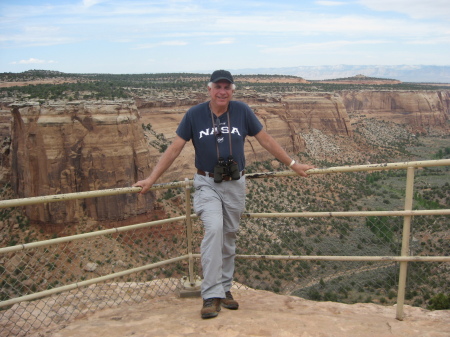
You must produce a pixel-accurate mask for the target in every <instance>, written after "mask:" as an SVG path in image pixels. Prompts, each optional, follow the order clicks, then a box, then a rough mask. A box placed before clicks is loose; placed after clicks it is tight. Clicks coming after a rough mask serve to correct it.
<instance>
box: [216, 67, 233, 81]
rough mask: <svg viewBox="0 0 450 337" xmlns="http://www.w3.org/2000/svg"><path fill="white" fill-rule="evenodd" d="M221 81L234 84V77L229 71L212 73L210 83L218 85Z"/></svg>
mask: <svg viewBox="0 0 450 337" xmlns="http://www.w3.org/2000/svg"><path fill="white" fill-rule="evenodd" d="M220 80H227V81H228V82H230V83H234V80H233V76H231V73H230V72H229V71H227V70H216V71H215V72H213V73H212V75H211V79H210V81H211V82H213V83H216V82H218V81H220Z"/></svg>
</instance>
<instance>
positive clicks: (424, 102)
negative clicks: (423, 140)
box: [339, 90, 450, 132]
mask: <svg viewBox="0 0 450 337" xmlns="http://www.w3.org/2000/svg"><path fill="white" fill-rule="evenodd" d="M339 94H340V96H341V97H342V101H343V103H344V105H345V108H346V109H347V111H348V112H349V113H351V112H358V113H359V114H364V115H365V117H366V118H376V119H381V120H387V121H392V122H395V123H398V124H403V125H406V126H408V127H409V128H410V129H411V130H412V131H415V132H429V131H430V129H434V128H442V129H443V131H448V120H449V118H450V91H371V90H361V91H341V92H339Z"/></svg>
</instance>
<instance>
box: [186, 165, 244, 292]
mask: <svg viewBox="0 0 450 337" xmlns="http://www.w3.org/2000/svg"><path fill="white" fill-rule="evenodd" d="M194 188H195V194H194V211H195V213H196V214H197V215H198V216H199V217H200V219H201V220H202V222H203V227H204V237H203V240H202V244H201V259H202V269H203V281H202V288H201V292H202V297H203V298H204V299H207V298H213V297H219V298H224V297H225V292H226V291H229V290H230V288H231V283H232V280H233V274H234V258H235V255H236V233H237V231H238V229H239V220H240V217H241V215H242V213H243V212H244V209H245V176H243V177H241V179H239V180H230V181H223V182H221V183H215V182H214V179H213V178H211V177H208V176H202V175H199V174H196V175H195V177H194Z"/></svg>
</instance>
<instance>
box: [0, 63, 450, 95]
mask: <svg viewBox="0 0 450 337" xmlns="http://www.w3.org/2000/svg"><path fill="white" fill-rule="evenodd" d="M208 80H209V75H208V74H195V73H161V74H70V73H63V72H59V71H51V70H29V71H25V72H22V73H0V88H1V90H0V99H7V100H14V101H17V100H23V99H36V100H60V99H65V100H69V101H70V100H81V99H82V100H99V99H134V98H136V97H140V96H141V95H142V94H143V92H148V91H151V90H169V91H170V90H176V91H178V90H181V91H200V92H203V93H204V92H206V91H205V86H206V83H207V82H208ZM235 80H236V84H237V89H238V92H239V91H242V89H245V90H255V91H256V92H258V93H283V92H288V91H294V92H296V91H306V92H334V91H340V90H361V89H368V90H439V89H443V90H448V89H449V87H448V86H445V85H441V86H439V85H425V84H418V83H402V82H400V81H398V80H395V79H387V78H379V77H368V76H364V75H356V76H353V77H347V78H337V79H333V80H321V81H307V80H304V79H303V78H302V77H299V76H292V75H267V74H265V75H235Z"/></svg>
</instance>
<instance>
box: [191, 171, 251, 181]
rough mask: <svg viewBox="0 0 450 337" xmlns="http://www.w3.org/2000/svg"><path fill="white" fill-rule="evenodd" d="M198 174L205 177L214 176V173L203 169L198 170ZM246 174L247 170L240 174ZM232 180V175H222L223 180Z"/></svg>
mask: <svg viewBox="0 0 450 337" xmlns="http://www.w3.org/2000/svg"><path fill="white" fill-rule="evenodd" d="M197 174H200V175H201V176H205V177H210V178H214V173H210V172H205V171H202V170H197ZM244 174H245V170H242V171H241V172H240V175H241V176H243V175H244ZM229 180H231V177H230V176H223V177H222V181H229Z"/></svg>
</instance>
